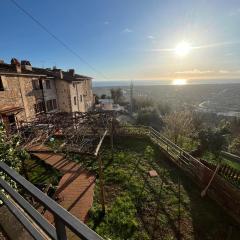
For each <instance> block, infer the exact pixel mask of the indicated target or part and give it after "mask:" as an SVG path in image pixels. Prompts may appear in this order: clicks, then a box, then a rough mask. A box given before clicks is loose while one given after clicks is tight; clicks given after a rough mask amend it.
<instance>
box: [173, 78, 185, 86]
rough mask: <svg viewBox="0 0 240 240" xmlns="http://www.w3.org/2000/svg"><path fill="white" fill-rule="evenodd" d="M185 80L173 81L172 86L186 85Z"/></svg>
mask: <svg viewBox="0 0 240 240" xmlns="http://www.w3.org/2000/svg"><path fill="white" fill-rule="evenodd" d="M186 84H187V79H174V80H173V81H172V85H186Z"/></svg>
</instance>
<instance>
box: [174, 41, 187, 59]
mask: <svg viewBox="0 0 240 240" xmlns="http://www.w3.org/2000/svg"><path fill="white" fill-rule="evenodd" d="M190 51H191V45H190V43H188V42H185V41H182V42H180V43H179V44H178V45H177V46H176V47H175V54H176V55H177V56H179V57H185V56H186V55H188V54H189V52H190Z"/></svg>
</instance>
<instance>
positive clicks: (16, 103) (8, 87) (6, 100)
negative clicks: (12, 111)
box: [0, 76, 26, 121]
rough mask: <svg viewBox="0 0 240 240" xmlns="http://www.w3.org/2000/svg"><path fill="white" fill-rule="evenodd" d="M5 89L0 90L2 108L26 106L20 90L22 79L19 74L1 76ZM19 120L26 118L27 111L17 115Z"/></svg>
mask: <svg viewBox="0 0 240 240" xmlns="http://www.w3.org/2000/svg"><path fill="white" fill-rule="evenodd" d="M1 79H2V82H3V86H4V91H0V108H4V107H24V103H23V100H22V94H21V90H20V82H19V81H20V80H19V78H18V77H17V76H1ZM17 120H19V121H20V120H26V115H25V111H23V112H21V113H19V114H18V115H17Z"/></svg>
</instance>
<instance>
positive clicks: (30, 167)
mask: <svg viewBox="0 0 240 240" xmlns="http://www.w3.org/2000/svg"><path fill="white" fill-rule="evenodd" d="M25 164H26V169H27V178H28V180H29V181H30V182H31V183H32V184H49V183H51V184H52V185H57V184H58V182H59V180H60V178H61V174H60V173H59V172H58V171H57V170H56V169H54V168H53V167H51V166H50V165H48V164H46V163H44V162H43V161H41V160H39V159H37V158H31V159H28V160H26V161H25Z"/></svg>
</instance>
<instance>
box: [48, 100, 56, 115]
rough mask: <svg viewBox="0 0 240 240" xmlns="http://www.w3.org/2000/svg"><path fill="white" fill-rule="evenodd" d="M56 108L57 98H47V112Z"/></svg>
mask: <svg viewBox="0 0 240 240" xmlns="http://www.w3.org/2000/svg"><path fill="white" fill-rule="evenodd" d="M54 109H57V100H56V99H51V100H47V110H48V112H50V111H52V110H54Z"/></svg>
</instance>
